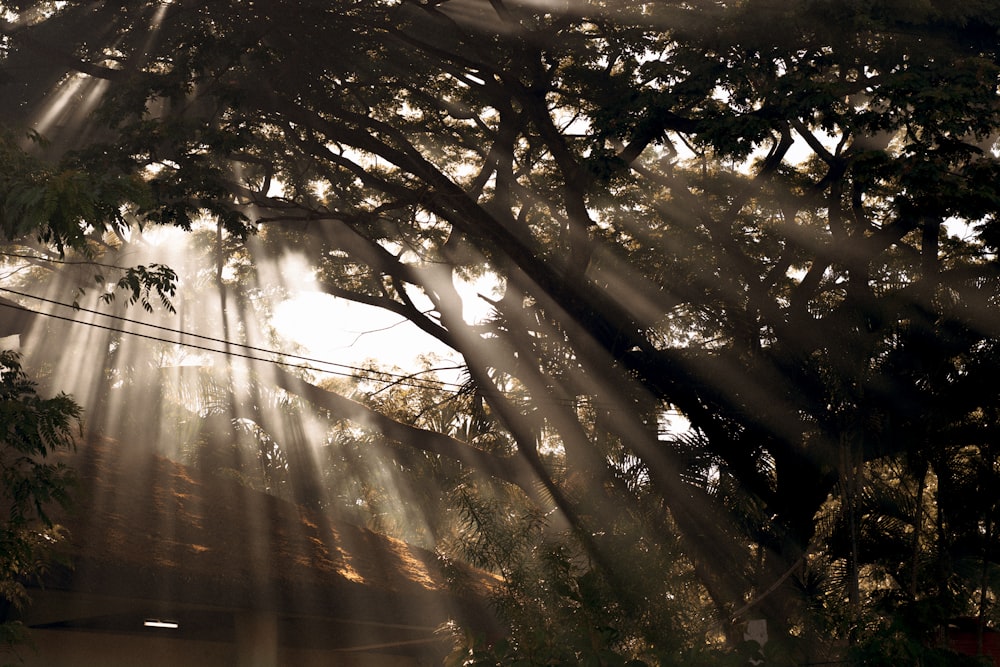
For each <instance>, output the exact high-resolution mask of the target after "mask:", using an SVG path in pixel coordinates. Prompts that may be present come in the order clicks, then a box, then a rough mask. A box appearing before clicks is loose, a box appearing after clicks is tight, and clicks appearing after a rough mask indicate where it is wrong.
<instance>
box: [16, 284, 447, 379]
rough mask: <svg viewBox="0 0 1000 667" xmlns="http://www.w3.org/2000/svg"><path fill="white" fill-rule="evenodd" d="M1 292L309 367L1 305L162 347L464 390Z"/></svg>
mask: <svg viewBox="0 0 1000 667" xmlns="http://www.w3.org/2000/svg"><path fill="white" fill-rule="evenodd" d="M0 291H3V292H7V293H9V294H14V295H17V296H21V297H27V298H31V299H36V300H38V301H42V302H45V303H50V304H53V305H57V306H62V307H64V308H71V309H73V310H77V311H82V312H87V313H91V314H94V315H99V316H103V317H107V318H110V319H114V320H118V321H121V322H126V323H129V324H134V325H138V326H145V327H150V328H152V329H157V330H160V331H165V332H168V333H172V334H176V335H178V336H180V337H190V338H195V339H199V340H204V341H207V342H211V343H215V344H218V345H221V346H224V347H235V348H240V349H243V350H247V351H249V352H259V353H263V354H269V355H274V356H275V357H286V358H288V359H296V360H299V361H303V362H307V363H302V364H297V363H290V362H287V361H282V360H281V359H265V358H262V357H257V356H253V355H252V354H247V353H241V352H236V351H233V350H227V349H222V350H220V349H218V348H215V347H209V346H207V345H198V344H196V343H191V342H186V341H183V340H171V339H169V338H164V337H161V336H154V335H151V334H145V333H141V332H138V331H130V330H128V329H122V328H119V327H112V326H108V325H104V324H99V323H97V322H84V321H81V320H78V319H76V318H73V317H65V316H63V315H57V314H55V313H47V312H44V311H37V310H31V309H30V308H25V307H23V306H19V305H14V304H8V303H0V305H2V306H6V307H8V308H11V309H13V310H21V311H23V312H27V313H31V314H33V315H42V316H44V317H50V318H53V319H57V320H62V321H65V322H71V323H73V324H82V325H85V326H89V327H94V328H97V329H102V330H105V331H112V332H116V333H122V334H125V335H129V336H136V337H138V338H144V339H146V340H152V341H156V342H161V343H169V344H172V345H179V346H181V347H187V348H191V349H195V350H200V351H203V352H212V353H215V354H222V355H227V356H232V357H237V358H241V359H247V360H250V361H259V362H262V363H271V364H275V365H278V366H284V367H286V368H295V369H300V370H320V371H322V372H326V373H330V374H331V375H339V376H341V377H349V378H353V379H356V380H368V381H381V382H386V383H387V384H401V385H404V386H411V387H415V388H420V389H447V390H451V391H457V390H459V389H461V388H462V385H460V384H457V383H454V382H446V381H444V380H437V379H431V378H416V377H415V375H414V374H409V375H404V374H400V373H391V372H383V371H373V370H369V369H366V368H362V367H359V366H351V365H349V364H342V363H338V362H334V361H326V360H323V359H316V358H313V357H306V356H302V355H297V354H291V353H287V352H281V351H279V350H272V349H268V348H263V347H257V346H253V345H247V344H244V343H234V342H231V341H227V340H224V339H221V338H215V337H212V336H205V335H202V334H196V333H190V332H187V331H182V330H180V329H174V328H171V327H165V326H161V325H158V324H152V323H149V322H140V321H139V320H134V319H130V318H127V317H122V316H120V315H112V314H109V313H102V312H100V311H97V310H92V309H89V308H82V307H76V306H73V305H72V304H67V303H62V302H60V301H55V300H52V299H46V298H44V297H40V296H35V295H33V294H28V293H25V292H19V291H17V290H13V289H9V288H6V287H0ZM308 364H319V365H322V366H326V367H335V368H341V369H347V370H346V371H343V370H329V369H317V368H315V367H314V366H311V365H308ZM375 375H378V376H384V377H388V378H391V379H383V377H374V376H375Z"/></svg>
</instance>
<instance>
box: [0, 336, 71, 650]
mask: <svg viewBox="0 0 1000 667" xmlns="http://www.w3.org/2000/svg"><path fill="white" fill-rule="evenodd" d="M80 416H81V410H80V406H78V405H77V404H76V403H75V402H74V401H73V400H72V399H71V398H70V397H69V396H66V395H65V394H59V395H57V396H54V397H52V398H48V399H43V398H41V397H39V396H38V395H37V394H36V392H35V386H34V383H33V382H31V381H30V380H29V379H28V378H27V376H26V375H25V374H24V372H23V371H22V370H21V363H20V360H19V357H18V355H17V354H15V353H13V352H11V351H9V350H5V351H3V352H0V429H2V430H0V480H2V482H3V484H2V486H0V498H2V499H3V506H4V508H6V509H5V515H4V517H3V521H2V523H0V607H2V609H3V611H4V614H3V617H2V623H0V641H2V643H3V646H4V648H5V649H6V648H10V647H11V646H12V645H14V644H16V643H20V642H21V641H23V634H22V633H23V628H21V626H20V625H19V624H18V623H17V622H16V621H12V620H10V617H9V616H8V614H7V612H8V611H9V610H10V609H12V608H13V609H19V608H20V607H21V606H22V605H23V604H24V603H25V602H26V601H27V598H28V596H27V591H26V589H25V583H26V582H28V581H29V580H30V579H31V578H32V577H35V576H37V575H39V574H40V573H41V572H43V571H44V570H45V568H46V567H47V565H48V560H47V559H48V558H49V556H50V554H48V550H49V548H50V547H51V546H52V544H54V543H55V542H56V541H58V540H59V539H60V537H61V534H60V529H59V527H58V526H57V525H54V524H53V522H52V521H51V519H50V518H49V515H48V511H50V510H51V505H52V504H53V503H56V504H59V505H62V506H64V507H65V506H66V505H68V503H69V493H70V489H71V485H72V473H71V471H70V470H69V468H68V467H67V466H66V465H65V463H61V462H52V461H51V457H52V455H54V454H56V453H57V452H59V451H65V450H69V449H72V448H73V447H74V446H75V444H76V440H75V437H74V436H75V434H76V431H77V428H76V426H77V423H78V422H79V420H80ZM47 457H48V460H46V459H47Z"/></svg>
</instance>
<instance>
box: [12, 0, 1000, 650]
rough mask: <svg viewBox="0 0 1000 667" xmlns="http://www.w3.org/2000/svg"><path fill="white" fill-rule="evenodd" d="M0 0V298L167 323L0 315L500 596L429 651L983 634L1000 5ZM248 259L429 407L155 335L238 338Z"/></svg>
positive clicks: (92, 410)
mask: <svg viewBox="0 0 1000 667" xmlns="http://www.w3.org/2000/svg"><path fill="white" fill-rule="evenodd" d="M6 7H7V13H6V15H5V19H4V23H3V28H2V35H3V42H2V46H3V54H2V60H0V72H2V74H3V79H4V86H3V93H2V95H0V100H2V101H0V118H2V122H3V123H4V125H5V128H6V133H7V134H6V135H5V137H4V139H3V142H2V145H0V167H2V168H0V205H2V207H0V225H2V227H3V230H4V232H5V234H6V237H7V242H6V245H5V246H4V247H3V251H4V252H6V253H7V256H8V259H9V262H8V263H9V265H10V267H11V270H10V271H9V272H7V273H5V274H4V277H3V279H2V285H0V286H2V287H4V288H8V289H17V290H19V291H22V292H23V293H26V294H27V293H30V294H35V295H38V296H44V297H46V298H49V299H52V300H54V301H57V302H63V303H66V302H73V301H74V299H76V300H77V303H78V304H79V305H84V306H87V307H88V308H92V309H100V308H105V309H108V312H111V309H115V308H117V309H119V310H117V311H115V312H119V314H121V313H123V312H124V313H125V314H126V315H127V316H128V317H130V318H132V317H135V318H139V317H144V316H145V317H149V318H152V319H150V321H154V322H155V323H157V324H159V325H160V326H163V327H166V328H168V329H170V330H172V331H173V333H168V334H166V335H165V340H166V341H171V342H163V341H157V342H150V341H148V340H147V341H145V342H143V341H141V340H139V339H135V338H134V337H130V336H128V335H127V334H124V333H122V332H121V331H117V332H116V331H108V330H100V333H97V330H93V329H87V330H83V328H81V326H80V325H79V324H72V325H71V324H69V323H63V324H60V323H59V322H58V321H53V320H44V321H42V320H43V318H38V321H36V322H35V325H34V328H33V329H32V332H31V336H30V340H29V337H28V336H22V339H23V340H24V343H25V345H26V348H27V349H26V361H27V362H28V363H29V365H30V368H31V369H33V373H35V374H36V375H37V376H38V378H39V380H40V381H42V382H43V383H44V384H45V386H47V387H50V388H51V389H52V390H53V391H57V390H58V391H66V392H69V393H70V394H72V395H73V396H74V397H75V398H76V400H78V401H79V402H80V404H81V405H82V406H83V408H84V411H85V412H84V414H85V417H84V420H85V424H86V426H87V427H88V428H90V429H92V430H95V431H98V432H100V433H102V434H105V435H108V436H111V437H115V438H117V439H119V440H120V441H121V442H123V443H124V442H150V441H155V442H156V443H158V444H157V447H159V448H160V451H163V452H167V453H169V454H170V455H172V456H174V457H178V458H180V459H183V460H185V461H187V462H190V463H191V464H192V465H199V466H202V467H204V468H205V469H207V470H216V471H222V473H224V474H227V475H230V476H236V477H238V478H239V479H241V480H243V481H244V482H245V483H246V484H249V485H252V486H255V487H257V488H261V489H266V490H268V491H269V492H273V493H276V494H279V495H284V496H286V497H288V498H291V499H293V500H295V501H297V502H300V503H305V504H308V505H311V506H313V507H317V508H321V509H324V510H328V511H331V512H342V513H348V514H349V515H351V516H353V517H355V518H356V520H357V521H359V522H365V523H367V524H368V525H372V526H377V527H378V528H379V529H381V530H384V531H386V532H389V533H391V534H395V535H398V536H400V537H403V538H404V539H407V540H409V541H411V542H414V543H418V544H422V545H424V546H428V547H431V548H434V549H437V550H438V551H440V552H441V553H442V555H445V556H447V557H448V558H453V559H459V560H464V561H467V562H470V563H472V564H474V565H476V566H478V567H481V568H484V569H486V570H489V571H491V572H494V573H496V574H498V575H500V576H502V577H503V581H504V586H503V587H502V590H500V591H499V592H498V593H497V600H496V605H497V609H498V610H499V613H500V615H501V617H502V618H503V619H504V621H505V622H506V623H507V624H508V625H509V633H507V635H506V636H505V637H503V638H502V639H500V638H496V637H492V638H486V637H484V638H479V637H473V636H469V635H464V634H462V633H461V632H459V633H457V634H456V653H455V654H454V655H453V657H452V659H453V660H454V664H476V665H481V664H482V665H485V664H546V665H548V664H649V665H672V664H685V665H691V664H712V665H716V664H745V661H746V660H747V659H748V658H752V657H753V655H755V653H754V652H755V651H757V650H759V649H760V646H759V644H758V643H757V642H753V641H746V640H745V637H746V636H747V635H746V628H747V624H748V622H750V621H753V620H760V619H763V620H766V627H767V642H766V644H764V646H763V648H762V649H760V650H762V655H763V659H764V660H765V664H768V665H772V664H773V665H779V664H789V665H791V664H795V665H798V664H818V663H829V662H831V661H833V662H836V661H843V662H844V663H852V664H865V665H877V664H883V663H884V664H892V665H900V664H920V665H929V664H958V663H957V662H956V661H957V660H958V659H959V658H958V656H957V655H956V654H954V653H952V652H951V651H950V650H949V648H948V646H947V642H946V641H945V634H946V633H945V630H946V628H947V626H948V623H949V622H950V621H953V620H954V619H957V618H962V617H973V618H974V619H976V621H977V623H976V626H977V627H978V628H979V630H978V632H979V637H980V641H979V646H980V650H982V649H981V647H982V636H983V635H982V633H983V632H985V631H986V630H985V629H986V628H988V627H989V626H990V625H991V624H992V623H993V621H994V620H995V619H996V618H997V614H998V609H997V606H996V591H997V588H996V586H997V574H998V570H997V567H996V564H997V556H998V554H1000V548H998V547H1000V544H998V536H997V532H998V531H997V518H998V517H997V509H998V507H997V503H998V500H1000V497H998V494H1000V483H998V482H1000V480H998V475H1000V469H998V468H997V466H996V451H995V450H996V448H997V447H998V446H1000V445H998V440H997V423H998V421H997V417H998V410H1000V402H998V394H997V392H998V389H1000V385H998V384H997V382H996V380H995V378H996V377H997V373H998V372H1000V350H998V348H997V332H998V327H1000V319H998V316H997V310H996V308H997V305H998V303H997V298H998V288H1000V283H998V275H997V264H996V250H997V244H998V243H1000V227H998V224H1000V223H998V221H997V219H996V214H997V207H998V202H1000V191H998V187H1000V186H998V184H1000V178H998V176H1000V169H998V160H997V156H998V146H997V137H998V134H997V128H998V124H1000V106H998V88H997V86H998V81H1000V78H998V75H1000V62H998V46H1000V34H998V28H1000V8H997V7H994V6H993V4H992V3H988V2H984V3H945V2H937V1H936V0H930V1H928V2H921V3H899V2H891V1H888V0H886V1H882V0H869V1H864V2H862V1H857V2H840V1H836V2H835V1H833V0H830V1H825V0H814V1H811V2H775V1H771V0H747V1H744V2H701V1H700V0H695V1H694V2H671V1H668V0H663V1H659V2H598V1H594V2H586V1H584V0H564V1H560V2H556V1H553V2H545V1H544V0H538V1H534V2H512V1H510V0H492V1H490V2H485V1H479V0H440V1H430V2H414V1H409V0H404V1H401V2H400V1H384V2H376V1H373V2H350V3H348V2H340V1H339V0H334V1H332V2H330V1H323V2H320V1H318V0H317V1H315V2H314V1H312V0H255V1H254V2H249V3H246V2H236V1H232V2H228V1H224V0H210V1H208V2H188V1H187V0H178V1H175V2H164V3H159V2H132V1H128V2H123V3H91V2H87V3H83V2H76V1H73V0H70V1H68V2H61V3H55V4H52V3H21V2H14V3H9V4H8V5H7V6H6ZM160 227H176V228H179V229H181V230H186V232H187V234H186V235H185V236H184V240H185V242H186V245H185V246H184V247H185V248H186V250H184V251H183V252H177V251H176V250H175V251H168V250H165V249H163V248H165V247H166V246H162V247H159V248H160V249H157V248H158V246H156V245H155V244H152V243H149V242H147V240H146V239H147V238H148V237H149V236H150V235H151V234H153V233H154V231H155V230H157V229H158V228H160ZM140 230H141V231H140ZM175 247H176V246H175ZM170 252H174V254H173V255H170V254H169V253H170ZM289 258H293V259H294V261H295V262H299V263H304V266H307V267H308V268H309V270H310V271H311V272H312V275H313V276H314V277H315V283H314V285H315V288H316V289H317V290H319V291H322V292H325V293H327V294H329V295H332V296H335V297H338V298H341V299H347V300H350V301H353V302H356V303H360V304H366V305H369V306H375V307H378V308H382V309H384V310H386V311H388V312H390V313H394V314H395V315H396V316H398V317H399V318H401V319H405V320H407V321H408V322H409V323H410V325H411V326H412V327H413V328H412V329H410V330H411V331H419V335H420V336H427V337H430V339H434V340H435V341H436V342H435V345H438V344H440V345H441V347H442V348H443V349H448V350H451V351H453V355H452V356H453V358H454V359H456V360H457V363H458V364H459V365H460V367H461V374H460V376H457V377H459V381H458V383H457V386H453V384H451V383H452V381H453V379H454V378H455V377H456V376H455V375H453V374H452V375H448V376H447V377H446V376H444V375H442V373H443V372H444V371H440V370H439V371H436V372H435V371H434V370H433V369H434V365H435V363H437V362H436V361H435V357H431V356H428V357H425V359H424V362H423V363H424V364H425V365H424V367H423V368H422V369H421V368H406V369H399V368H397V369H392V368H378V367H377V366H378V363H377V362H378V360H377V359H375V360H373V361H372V368H371V369H367V365H366V369H365V370H364V371H363V372H360V373H359V372H354V371H353V370H352V371H350V372H348V373H346V375H347V377H344V376H343V375H340V376H338V375H331V374H330V373H328V372H326V371H329V370H331V369H330V368H329V367H325V368H324V367H321V366H320V365H318V364H316V363H311V362H307V365H311V366H312V367H313V368H312V369H311V370H310V369H306V368H291V369H289V368H283V367H280V366H276V365H273V364H265V363H262V362H261V361H259V360H256V361H255V360H253V359H245V358H242V359H241V358H238V357H233V356H230V357H226V356H224V355H221V356H220V355H216V354H215V353H214V352H209V351H204V350H202V351H192V350H191V349H190V348H184V347H181V346H180V345H175V344H174V343H184V342H188V343H190V342H192V341H191V339H190V338H188V339H185V338H184V335H183V334H182V333H176V332H188V333H192V334H200V335H203V336H210V337H212V338H215V339H217V343H213V346H214V345H221V347H213V348H212V349H218V350H221V351H222V352H233V351H243V348H237V346H238V345H250V346H255V347H258V348H262V349H267V350H272V349H276V348H277V347H278V346H279V345H281V343H280V341H277V340H276V339H274V338H273V337H272V336H273V329H272V328H270V326H271V325H270V324H269V317H270V316H271V314H272V313H273V310H274V308H275V307H277V306H278V304H280V303H281V302H282V301H283V300H285V299H286V298H288V296H289V293H288V291H287V290H288V287H287V285H286V284H285V283H283V282H282V275H281V271H280V270H278V269H276V268H275V267H278V266H280V265H281V264H280V262H282V261H290V260H289ZM484 275H489V276H493V277H495V284H496V289H495V290H491V291H490V292H489V293H487V294H482V295H481V296H479V297H477V298H478V299H479V300H480V301H482V302H483V303H485V304H487V306H488V308H487V309H486V313H487V315H486V316H485V317H483V318H481V319H478V320H476V321H468V320H467V319H466V318H465V317H463V306H467V305H468V304H467V303H466V304H463V299H462V297H461V296H460V295H459V293H458V291H457V290H456V288H455V279H456V278H461V279H463V280H466V281H469V282H473V281H475V280H476V278H477V277H481V276H484ZM81 288H82V289H81ZM8 296H9V295H8ZM467 298H468V297H467ZM126 302H132V303H133V304H134V305H133V307H132V309H131V310H127V311H122V310H121V308H122V307H123V305H124V303H126ZM19 303H21V305H24V306H28V307H30V308H33V309H41V310H44V309H45V307H42V306H39V305H38V304H37V303H29V300H28V299H26V298H19ZM145 311H149V313H148V314H147V315H143V313H144V312H145ZM175 311H176V312H175ZM72 317H75V318H76V319H85V317H91V316H89V315H85V314H80V313H78V314H77V315H74V316H72ZM93 317H96V315H95V316H93ZM132 326H133V325H128V326H126V327H124V328H125V329H130V327H132ZM135 326H138V325H135ZM135 330H136V331H146V332H147V333H148V330H146V329H139V328H136V329H135ZM81 331H82V333H81ZM46 332H47V333H46ZM413 335H414V340H416V336H417V334H413ZM53 340H59V341H63V342H65V344H64V343H60V344H54V343H53V342H52V341H53ZM224 341H228V342H229V345H228V346H227V345H226V343H225V342H224ZM198 344H199V345H200V344H201V343H200V342H199V343H198ZM285 351H288V352H293V351H292V350H287V349H286V350H285ZM71 352H72V353H73V354H75V355H76V356H70V354H71ZM252 356H257V355H256V354H255V355H252ZM268 358H269V359H270V357H268ZM81 359H84V361H82V362H81V361H80V360H81ZM314 361H315V360H314ZM324 361H333V362H339V361H341V360H339V359H324ZM81 363H83V364H84V369H83V370H82V371H77V370H73V369H77V368H79V366H80V364H81ZM448 363H451V362H448ZM363 365H364V364H363ZM334 370H336V369H334ZM341 370H343V369H341ZM450 372H451V371H449V373H450ZM413 373H416V374H415V375H414V374H413ZM435 373H436V374H435ZM401 376H406V377H401ZM435 378H436V379H437V380H438V381H439V383H438V384H435V382H434V380H435ZM442 382H443V383H442ZM136 406H149V407H148V408H147V407H143V411H144V412H142V414H143V415H144V417H143V418H141V419H139V418H138V414H139V413H138V412H137V411H136V410H135V409H134V408H135V407H136ZM146 410H148V413H147V412H145V411H146ZM147 414H151V415H153V416H152V418H148V417H146V416H145V415H147ZM177 424H183V425H184V428H182V429H177V428H175V426H176V425H177ZM153 436H155V437H153ZM163 436H170V437H163ZM171 438H172V439H171ZM754 659H756V658H754ZM629 661H631V662H629ZM935 661H937V662H935Z"/></svg>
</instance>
